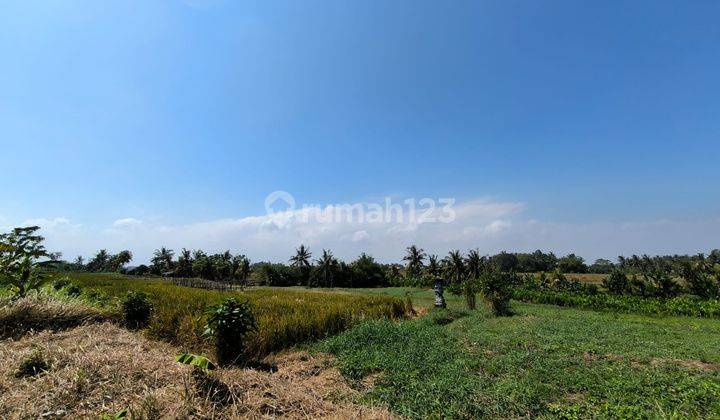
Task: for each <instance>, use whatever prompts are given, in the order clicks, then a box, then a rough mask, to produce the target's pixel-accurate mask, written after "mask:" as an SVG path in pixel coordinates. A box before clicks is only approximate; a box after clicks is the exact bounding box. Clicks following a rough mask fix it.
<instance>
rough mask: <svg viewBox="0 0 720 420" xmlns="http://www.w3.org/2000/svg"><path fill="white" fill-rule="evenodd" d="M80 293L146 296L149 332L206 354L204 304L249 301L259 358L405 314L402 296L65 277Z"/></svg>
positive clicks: (102, 298)
mask: <svg viewBox="0 0 720 420" xmlns="http://www.w3.org/2000/svg"><path fill="white" fill-rule="evenodd" d="M69 277H70V278H71V280H72V281H73V283H75V284H78V285H80V286H82V288H83V296H85V297H89V298H91V299H94V300H95V302H96V304H100V305H105V306H113V305H115V304H116V302H117V301H118V300H119V299H120V298H121V297H122V296H124V295H125V294H126V293H127V292H128V291H131V290H134V291H142V292H145V293H147V294H148V295H149V296H150V299H151V301H152V303H153V307H154V313H153V316H152V318H151V321H150V325H149V326H148V329H147V334H148V335H149V336H150V337H152V338H156V339H160V340H163V341H167V342H170V343H172V344H175V345H177V346H179V347H181V348H183V349H185V350H188V351H196V352H199V351H202V352H209V351H210V348H209V346H208V343H207V341H206V340H205V338H204V337H203V335H202V332H203V328H204V325H205V317H204V312H205V310H206V308H208V307H209V306H211V305H214V304H217V303H219V302H220V301H222V300H224V299H225V298H228V297H231V296H234V297H237V298H240V299H244V300H247V301H248V302H250V304H251V305H252V308H253V313H254V315H255V317H256V319H257V322H258V331H257V332H253V333H251V334H250V335H249V336H248V343H247V353H248V356H254V357H262V356H265V355H267V354H270V353H272V352H275V351H278V350H281V349H285V348H288V347H291V346H293V345H296V344H299V343H303V342H307V341H312V340H318V339H322V338H325V337H328V336H330V335H333V334H337V333H338V332H341V331H343V330H346V329H347V328H349V327H351V326H352V325H354V324H356V323H358V322H360V321H363V320H367V319H377V318H389V319H397V318H401V317H403V316H404V313H405V306H404V305H405V304H404V301H403V300H402V299H400V298H396V297H390V296H367V295H359V294H349V293H333V292H322V291H310V290H305V289H301V288H293V289H288V288H285V289H277V288H249V289H247V290H244V291H232V292H226V291H213V290H203V289H196V288H190V287H182V286H177V285H174V284H172V283H171V282H170V281H168V280H165V279H157V278H129V277H124V276H119V275H110V274H89V273H77V274H72V275H70V276H69Z"/></svg>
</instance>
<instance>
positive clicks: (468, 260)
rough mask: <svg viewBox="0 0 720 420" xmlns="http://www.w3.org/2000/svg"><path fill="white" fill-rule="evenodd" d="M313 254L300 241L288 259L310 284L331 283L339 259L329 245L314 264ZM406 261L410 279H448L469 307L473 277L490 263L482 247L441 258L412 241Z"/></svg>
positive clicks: (450, 253)
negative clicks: (464, 253) (480, 249)
mask: <svg viewBox="0 0 720 420" xmlns="http://www.w3.org/2000/svg"><path fill="white" fill-rule="evenodd" d="M311 258H312V253H311V252H310V249H309V248H308V247H306V246H305V245H300V246H299V247H298V248H297V249H296V250H295V255H293V256H292V257H291V258H290V259H289V263H290V266H292V267H296V268H298V269H299V270H301V272H303V275H304V276H305V277H306V278H307V279H308V280H309V281H308V284H311V283H313V282H315V283H320V284H323V285H327V286H330V287H332V286H333V280H334V277H335V274H336V273H337V270H338V268H339V266H340V262H339V261H338V260H337V259H336V258H335V257H334V256H333V253H332V252H331V251H329V250H327V249H324V250H323V252H322V255H321V256H320V258H318V259H316V260H315V261H314V264H313V261H312V260H311ZM403 261H404V262H405V263H406V264H405V273H404V275H405V277H407V278H411V279H417V278H421V277H426V278H430V279H432V280H435V281H441V282H443V283H448V284H449V285H450V286H451V290H454V291H458V292H461V293H462V294H463V295H465V298H466V300H467V303H468V306H469V307H471V308H474V307H475V295H476V293H477V287H476V285H475V282H474V280H476V279H478V278H480V276H481V275H482V273H483V271H484V270H486V268H487V267H488V258H487V257H485V256H482V255H481V254H480V251H479V250H477V249H472V250H470V251H468V253H467V255H466V256H465V255H463V254H462V253H461V252H460V251H459V250H454V251H451V252H449V253H448V255H447V256H446V257H445V258H443V259H440V258H439V257H438V256H437V255H428V254H427V253H426V252H425V251H424V250H423V249H422V248H418V247H417V246H415V245H411V246H409V247H407V248H406V250H405V256H404V257H403Z"/></svg>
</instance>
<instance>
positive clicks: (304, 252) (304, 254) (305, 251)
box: [290, 244, 312, 284]
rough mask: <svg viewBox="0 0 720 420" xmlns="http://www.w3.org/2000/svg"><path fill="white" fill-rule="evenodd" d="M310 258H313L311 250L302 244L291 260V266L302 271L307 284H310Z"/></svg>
mask: <svg viewBox="0 0 720 420" xmlns="http://www.w3.org/2000/svg"><path fill="white" fill-rule="evenodd" d="M310 257H312V254H311V253H310V249H309V248H307V247H306V246H305V245H303V244H300V247H299V248H297V249H296V250H295V255H293V256H292V258H290V265H291V266H292V267H297V268H299V269H300V272H301V273H302V280H303V281H305V284H309V282H310V276H309V274H310Z"/></svg>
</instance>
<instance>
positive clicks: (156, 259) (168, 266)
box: [150, 247, 175, 273]
mask: <svg viewBox="0 0 720 420" xmlns="http://www.w3.org/2000/svg"><path fill="white" fill-rule="evenodd" d="M174 255H175V253H174V252H173V250H172V249H167V248H165V247H161V248H160V249H156V250H155V253H153V257H152V259H150V262H152V264H153V266H154V268H155V269H156V271H159V272H160V273H165V272H168V271H170V270H172V265H173V261H172V260H173V256H174Z"/></svg>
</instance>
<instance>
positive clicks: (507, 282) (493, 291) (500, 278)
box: [480, 270, 519, 316]
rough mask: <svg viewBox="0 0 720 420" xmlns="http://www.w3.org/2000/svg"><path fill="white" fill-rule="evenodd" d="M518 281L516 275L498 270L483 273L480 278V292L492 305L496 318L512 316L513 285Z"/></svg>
mask: <svg viewBox="0 0 720 420" xmlns="http://www.w3.org/2000/svg"><path fill="white" fill-rule="evenodd" d="M518 281H519V279H517V275H516V274H514V273H507V272H500V271H497V270H490V271H487V272H485V273H483V275H482V276H481V277H480V290H481V291H482V293H483V295H484V296H485V300H486V301H487V302H488V303H489V304H490V307H491V309H492V312H493V314H495V315H496V316H510V315H512V308H510V298H511V297H512V285H513V284H515V283H517V282H518Z"/></svg>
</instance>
